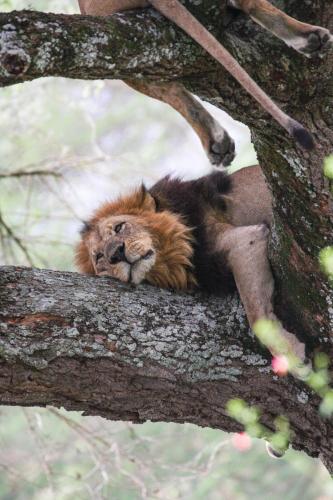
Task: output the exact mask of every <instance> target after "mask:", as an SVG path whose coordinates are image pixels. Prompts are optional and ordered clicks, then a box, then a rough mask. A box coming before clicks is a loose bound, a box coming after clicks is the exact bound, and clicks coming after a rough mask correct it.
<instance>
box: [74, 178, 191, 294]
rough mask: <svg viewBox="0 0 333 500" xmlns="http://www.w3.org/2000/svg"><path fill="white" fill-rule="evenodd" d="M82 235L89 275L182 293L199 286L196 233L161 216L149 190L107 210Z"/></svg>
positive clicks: (80, 253)
mask: <svg viewBox="0 0 333 500" xmlns="http://www.w3.org/2000/svg"><path fill="white" fill-rule="evenodd" d="M81 236H82V237H81V241H80V242H79V243H78V245H77V248H76V259H75V260H76V264H77V266H78V268H79V269H80V271H81V272H83V273H86V274H93V275H98V276H111V277H113V278H116V279H118V280H121V281H124V282H126V283H133V284H139V283H141V282H142V281H143V280H147V281H148V282H149V283H151V284H153V285H157V286H161V287H165V288H175V289H180V290H186V289H188V288H190V287H191V286H192V285H193V284H194V283H195V280H194V277H193V274H192V263H191V258H192V254H193V248H192V241H193V238H192V232H191V230H190V228H188V227H187V226H186V225H185V224H184V223H183V221H182V220H181V219H180V217H179V216H178V215H176V214H173V213H171V212H169V211H168V210H162V211H158V210H157V209H156V203H155V200H154V198H153V197H152V196H151V195H150V194H149V193H148V192H147V191H146V190H145V188H143V187H142V188H141V189H138V190H136V191H134V192H132V193H131V194H130V195H128V196H124V197H121V198H118V199H117V200H115V201H114V202H108V203H105V204H104V205H102V206H101V207H100V208H99V209H98V210H97V211H96V212H95V213H94V214H93V216H92V217H91V219H90V220H89V221H88V222H87V224H86V227H85V228H84V230H83V231H82V233H81Z"/></svg>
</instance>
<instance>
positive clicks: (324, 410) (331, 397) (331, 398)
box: [319, 389, 333, 418]
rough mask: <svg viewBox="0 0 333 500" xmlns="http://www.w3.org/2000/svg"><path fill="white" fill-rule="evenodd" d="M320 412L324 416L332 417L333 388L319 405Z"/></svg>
mask: <svg viewBox="0 0 333 500" xmlns="http://www.w3.org/2000/svg"><path fill="white" fill-rule="evenodd" d="M319 411H320V414H321V415H322V416H323V417H328V418H329V417H331V416H332V415H333V389H330V390H329V391H327V393H326V394H325V396H324V398H323V400H322V402H321V405H320V407H319Z"/></svg>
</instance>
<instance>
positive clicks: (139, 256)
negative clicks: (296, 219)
mask: <svg viewBox="0 0 333 500" xmlns="http://www.w3.org/2000/svg"><path fill="white" fill-rule="evenodd" d="M271 220H272V200H271V195H270V191H269V189H268V186H267V185H266V182H265V179H264V176H263V174H262V171H261V168H260V167H259V166H253V167H247V168H246V169H243V170H240V171H238V172H236V173H234V174H232V175H229V176H228V175H227V174H226V173H224V172H220V171H216V172H213V173H211V174H209V175H207V176H204V177H201V178H199V179H197V180H192V181H182V180H180V179H172V178H170V177H165V178H164V179H162V180H161V181H159V182H157V184H155V185H154V186H153V187H152V188H151V189H149V190H148V189H146V187H145V186H143V185H142V186H140V187H139V188H137V189H135V190H134V191H133V192H131V193H129V194H127V195H125V196H121V197H120V198H118V199H116V200H114V201H111V202H107V203H104V204H103V205H102V206H101V207H100V208H98V209H97V211H96V212H95V213H94V214H93V215H92V217H91V218H90V219H89V220H88V221H87V222H86V223H85V225H84V227H83V229H82V231H81V239H80V241H79V243H78V245H77V248H76V258H75V261H76V265H77V267H78V269H79V270H80V271H81V272H82V273H85V274H90V275H95V276H110V277H112V278H115V279H117V280H120V281H123V282H126V283H131V284H133V285H140V283H142V282H144V281H146V282H148V283H150V284H152V285H154V286H158V287H162V288H168V289H173V290H176V291H177V290H178V291H183V292H186V291H192V290H195V289H197V288H198V289H201V290H203V291H205V292H208V293H213V294H218V295H221V296H223V295H225V294H227V293H230V291H232V290H233V289H235V288H237V289H238V292H239V295H240V298H241V300H242V302H243V305H244V309H245V312H246V315H247V318H248V321H249V325H250V327H251V328H253V326H254V324H255V323H256V322H257V321H258V320H259V319H261V318H268V319H270V320H274V321H276V322H277V324H278V325H279V327H278V328H279V332H280V334H281V336H282V337H283V338H284V340H285V345H286V346H287V347H286V349H287V353H288V354H289V353H292V354H293V355H295V356H297V358H298V359H300V360H301V361H303V360H304V359H305V346H304V344H303V343H301V342H300V341H299V340H298V339H297V337H296V336H295V335H294V334H292V333H290V332H288V331H287V330H285V329H284V327H283V326H282V324H281V323H280V322H279V321H278V319H277V318H276V316H275V314H274V311H273V293H274V281H273V276H272V272H271V269H270V264H269V260H268V251H267V246H268V237H269V232H270V231H269V227H270V224H271ZM268 348H269V349H270V351H271V353H272V354H273V355H276V354H281V352H279V353H277V352H276V349H275V347H274V345H273V344H272V345H271V346H270V345H269V346H268Z"/></svg>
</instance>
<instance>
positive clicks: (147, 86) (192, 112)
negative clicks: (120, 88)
mask: <svg viewBox="0 0 333 500" xmlns="http://www.w3.org/2000/svg"><path fill="white" fill-rule="evenodd" d="M125 83H127V85H129V86H130V87H132V88H134V89H135V90H138V91H139V92H141V93H142V94H145V95H147V96H149V97H153V98H155V99H158V100H159V101H162V102H165V103H166V104H169V105H170V106H172V107H173V108H174V109H175V110H176V111H178V113H180V114H181V115H182V116H183V117H184V118H185V120H186V121H187V122H188V123H189V124H190V125H191V127H192V128H193V129H194V131H195V132H196V133H197V135H198V136H199V139H200V141H201V143H202V145H203V147H204V150H205V151H206V153H207V156H208V158H209V160H210V162H211V163H212V164H213V165H221V164H222V165H224V166H227V165H229V164H230V163H231V162H232V160H233V159H234V156H235V144H234V141H233V140H232V139H231V138H230V136H229V134H228V132H227V131H226V130H224V128H222V126H221V125H220V124H219V123H218V122H217V121H216V120H215V119H214V118H213V117H212V116H211V114H210V113H209V112H208V111H207V110H206V109H205V108H204V107H203V106H202V104H200V102H199V101H198V100H197V99H195V97H194V96H193V95H192V94H190V93H189V92H188V91H187V90H186V89H185V87H184V85H182V84H181V83H177V82H176V83H175V82H172V83H163V84H155V83H147V82H142V81H138V80H136V81H132V80H131V81H128V80H127V81H126V82H125Z"/></svg>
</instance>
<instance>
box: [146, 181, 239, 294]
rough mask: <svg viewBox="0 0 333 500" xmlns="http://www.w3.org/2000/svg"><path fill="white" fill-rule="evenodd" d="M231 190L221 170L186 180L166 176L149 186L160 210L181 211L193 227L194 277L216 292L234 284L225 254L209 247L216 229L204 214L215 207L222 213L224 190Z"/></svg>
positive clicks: (229, 287) (202, 284) (223, 209)
mask: <svg viewBox="0 0 333 500" xmlns="http://www.w3.org/2000/svg"><path fill="white" fill-rule="evenodd" d="M230 190H231V180H230V177H229V176H227V175H226V174H224V173H222V172H216V173H213V174H210V175H207V176H205V177H201V178H200V179H197V180H194V181H187V182H185V181H181V180H180V179H170V178H169V177H165V178H164V179H162V180H161V181H159V182H158V183H157V184H155V185H154V186H153V187H152V188H151V189H150V194H151V195H152V196H153V197H154V198H155V200H156V206H157V210H159V211H162V210H165V209H168V210H170V211H172V212H174V213H177V214H180V215H181V216H182V217H183V220H184V222H185V223H186V225H188V226H189V227H191V228H193V235H194V239H195V243H194V256H193V265H194V269H195V277H196V280H197V282H198V285H199V286H200V288H202V289H203V290H205V291H207V292H209V293H214V294H224V293H227V292H229V291H230V290H232V289H234V287H235V285H234V280H233V277H232V274H231V272H230V271H229V269H228V266H227V262H226V258H225V256H224V255H222V254H220V253H218V254H217V253H212V251H211V250H210V246H211V245H210V239H211V236H210V231H211V230H213V229H212V228H211V227H210V226H209V225H207V223H206V221H205V215H206V214H207V212H208V211H209V210H212V209H213V210H214V211H216V212H218V213H220V214H222V215H223V213H224V212H225V209H226V207H225V203H224V200H223V194H226V193H228V192H229V191H230Z"/></svg>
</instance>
